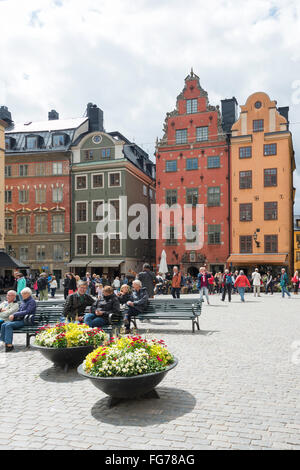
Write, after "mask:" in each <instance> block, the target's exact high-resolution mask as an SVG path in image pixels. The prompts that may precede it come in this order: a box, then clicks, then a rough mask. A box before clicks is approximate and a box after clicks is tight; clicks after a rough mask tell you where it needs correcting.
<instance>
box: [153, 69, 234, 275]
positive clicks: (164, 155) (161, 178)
mask: <svg viewBox="0 0 300 470" xmlns="http://www.w3.org/2000/svg"><path fill="white" fill-rule="evenodd" d="M224 102H225V104H224V103H223V102H222V106H223V105H224V106H225V109H226V112H227V111H228V107H229V111H230V112H229V115H228V113H225V115H226V120H227V121H228V117H229V120H231V122H232V123H233V122H234V119H235V108H236V100H235V98H233V99H232V100H224ZM232 114H234V116H232ZM222 126H223V127H224V129H225V127H226V126H225V125H224V119H223V122H222V118H221V113H220V109H219V106H211V105H210V104H209V100H208V95H207V92H206V91H205V90H203V88H202V87H201V86H200V81H199V77H198V76H197V75H195V74H194V73H193V70H192V71H191V73H190V74H189V75H188V76H187V77H186V79H185V86H184V89H183V91H182V93H181V94H180V95H179V96H178V97H177V103H176V109H175V110H174V111H172V112H170V113H167V115H166V120H165V125H164V132H165V134H164V136H163V138H162V140H161V141H160V142H159V143H158V144H157V149H156V183H157V188H156V189H157V193H156V194H157V204H159V205H161V204H168V205H173V204H178V205H179V206H180V207H181V208H182V207H183V206H184V205H185V204H191V205H192V206H193V209H192V216H191V217H190V220H189V221H188V224H189V225H190V228H189V230H193V231H194V232H196V231H197V233H200V232H201V224H200V225H199V224H197V227H196V207H195V206H196V205H197V204H203V205H204V225H203V227H204V230H203V231H202V233H203V232H204V244H203V247H202V248H201V249H199V247H197V246H196V248H195V249H191V248H192V247H191V245H189V246H188V245H187V243H188V242H191V241H192V240H193V236H192V235H188V236H187V233H186V228H185V230H184V227H183V226H181V227H180V225H181V224H183V218H181V221H178V220H175V219H174V217H172V215H171V219H170V227H166V223H164V220H163V217H162V216H161V212H160V215H159V217H158V224H159V229H160V235H159V237H157V238H158V240H157V241H156V259H157V266H158V265H159V262H160V256H161V252H162V250H163V249H165V251H166V253H167V263H168V265H169V268H171V267H172V266H174V265H178V266H180V269H181V270H182V271H183V272H185V273H186V272H190V273H191V274H192V275H195V274H197V272H198V270H199V268H200V267H201V266H203V265H206V266H207V268H208V270H209V271H212V272H217V271H219V270H223V269H224V266H225V263H226V259H227V257H228V254H229V233H230V232H229V223H230V220H229V165H228V152H229V145H228V141H227V137H226V132H225V131H224V129H223V127H222ZM227 127H228V128H229V129H230V126H227ZM184 223H185V226H186V225H187V221H186V220H185V222H184ZM163 225H165V227H163ZM166 228H167V229H168V230H169V233H168V234H167V236H166V238H165V239H163V238H162V234H163V233H165V230H166ZM180 230H182V234H183V236H182V238H181V239H180V238H179V239H177V235H178V233H179V232H180Z"/></svg>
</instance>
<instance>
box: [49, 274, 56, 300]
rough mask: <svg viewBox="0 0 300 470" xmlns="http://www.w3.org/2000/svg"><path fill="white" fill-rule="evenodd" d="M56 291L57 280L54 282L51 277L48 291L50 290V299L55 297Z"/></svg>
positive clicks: (54, 278)
mask: <svg viewBox="0 0 300 470" xmlns="http://www.w3.org/2000/svg"><path fill="white" fill-rule="evenodd" d="M56 289H57V280H56V277H55V276H52V280H51V282H50V290H51V297H52V298H54V297H55V292H56Z"/></svg>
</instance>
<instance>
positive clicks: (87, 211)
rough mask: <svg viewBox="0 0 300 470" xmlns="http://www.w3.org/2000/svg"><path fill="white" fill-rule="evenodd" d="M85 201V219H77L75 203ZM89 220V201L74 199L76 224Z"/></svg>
mask: <svg viewBox="0 0 300 470" xmlns="http://www.w3.org/2000/svg"><path fill="white" fill-rule="evenodd" d="M83 202H84V203H85V205H86V217H87V218H86V220H78V219H77V204H82V203H83ZM88 221H89V202H88V201H75V222H76V224H86V223H87V222H88Z"/></svg>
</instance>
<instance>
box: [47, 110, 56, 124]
mask: <svg viewBox="0 0 300 470" xmlns="http://www.w3.org/2000/svg"><path fill="white" fill-rule="evenodd" d="M56 119H59V114H58V112H57V111H55V109H51V111H49V113H48V121H55V120H56Z"/></svg>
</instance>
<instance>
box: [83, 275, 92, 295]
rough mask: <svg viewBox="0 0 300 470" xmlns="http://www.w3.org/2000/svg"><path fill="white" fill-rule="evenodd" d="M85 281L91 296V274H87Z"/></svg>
mask: <svg viewBox="0 0 300 470" xmlns="http://www.w3.org/2000/svg"><path fill="white" fill-rule="evenodd" d="M83 281H84V282H86V283H87V286H88V289H87V294H88V295H90V294H91V283H92V278H91V275H90V273H85V277H84V278H83Z"/></svg>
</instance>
